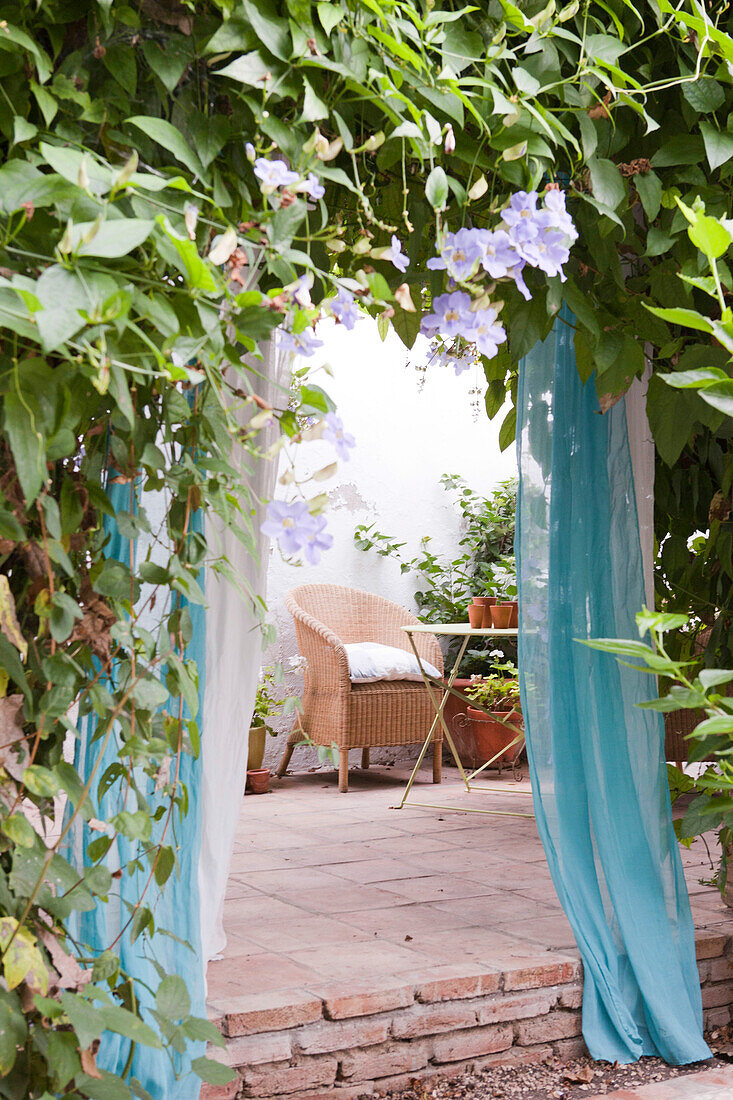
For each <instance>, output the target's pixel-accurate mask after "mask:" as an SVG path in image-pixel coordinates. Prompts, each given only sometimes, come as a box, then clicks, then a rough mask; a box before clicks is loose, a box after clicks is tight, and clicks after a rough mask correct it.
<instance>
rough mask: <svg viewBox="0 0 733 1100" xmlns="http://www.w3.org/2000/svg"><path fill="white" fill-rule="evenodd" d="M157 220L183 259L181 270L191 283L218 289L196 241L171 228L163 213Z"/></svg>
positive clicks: (206, 289)
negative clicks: (200, 254)
mask: <svg viewBox="0 0 733 1100" xmlns="http://www.w3.org/2000/svg"><path fill="white" fill-rule="evenodd" d="M156 220H157V222H158V225H159V226H160V227H161V229H162V230H163V232H164V233H165V235H166V237H167V238H168V240H170V241H171V242H172V244H173V247H174V248H175V250H176V252H177V253H178V256H179V258H180V261H181V270H182V271H183V272H184V273H185V275H186V278H187V280H188V283H189V285H190V286H192V287H196V288H197V289H199V290H203V291H205V292H212V291H215V290H217V289H218V285H217V282H216V279H215V278H214V276H213V273H212V271H211V267H210V266H209V265H208V264H206V263H205V262H204V261H203V260H202V259H201V257H200V256H199V254H198V250H197V248H196V242H195V241H189V240H188V238H184V237H179V236H178V234H177V233H175V232H174V231H173V230H172V229H171V227H170V225H169V223H168V220H167V218H166V217H165V216H164V215H163V214H160V215H159V216H158V218H157V219H156Z"/></svg>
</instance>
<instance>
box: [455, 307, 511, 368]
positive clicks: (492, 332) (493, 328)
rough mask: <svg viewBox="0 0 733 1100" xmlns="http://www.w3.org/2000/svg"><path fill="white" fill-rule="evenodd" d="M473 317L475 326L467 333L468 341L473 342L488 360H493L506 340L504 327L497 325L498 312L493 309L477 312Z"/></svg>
mask: <svg viewBox="0 0 733 1100" xmlns="http://www.w3.org/2000/svg"><path fill="white" fill-rule="evenodd" d="M473 317H474V318H475V320H474V325H473V328H472V329H471V331H470V332H467V333H465V336H466V339H467V340H471V341H472V342H473V343H474V344H475V345H476V347H477V348H478V350H479V351H480V352H481V354H482V355H485V356H486V358H487V359H493V358H494V356H495V355H496V353H497V351H498V350H499V344H503V343H504V341H505V340H506V332H505V331H504V326H503V325H500V324H497V323H496V318H497V312H496V310H495V309H493V308H492V307H489V308H488V309H479V310H477V311H476V313H474V314H473Z"/></svg>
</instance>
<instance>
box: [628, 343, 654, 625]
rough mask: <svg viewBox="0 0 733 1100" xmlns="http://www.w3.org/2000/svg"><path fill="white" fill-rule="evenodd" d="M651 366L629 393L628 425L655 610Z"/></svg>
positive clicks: (649, 601) (650, 603)
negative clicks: (648, 406) (648, 401)
mask: <svg viewBox="0 0 733 1100" xmlns="http://www.w3.org/2000/svg"><path fill="white" fill-rule="evenodd" d="M651 373H652V368H651V363H650V362H649V360H648V359H647V366H646V370H645V371H644V374H643V376H642V377H641V378H635V379H634V381H633V383H632V385H631V386H630V388H629V390H628V391H627V393H626V397H625V400H626V423H627V425H628V431H629V450H630V451H631V466H632V469H633V472H634V492H635V495H636V512H637V515H638V517H639V539H640V541H641V556H642V562H643V567H644V594H645V597H646V606H647V607H648V608H650V610H652V611H653V610H654V457H655V452H654V437H653V436H652V430H651V428H650V427H649V421H648V419H647V415H646V394H647V390H648V388H649V378H650V377H651Z"/></svg>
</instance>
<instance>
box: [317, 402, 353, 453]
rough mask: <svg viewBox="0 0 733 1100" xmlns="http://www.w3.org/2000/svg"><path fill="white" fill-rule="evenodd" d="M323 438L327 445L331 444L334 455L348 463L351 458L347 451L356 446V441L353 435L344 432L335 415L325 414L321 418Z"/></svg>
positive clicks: (341, 422) (341, 423)
mask: <svg viewBox="0 0 733 1100" xmlns="http://www.w3.org/2000/svg"><path fill="white" fill-rule="evenodd" d="M323 438H324V439H325V440H326V442H327V443H330V444H332V446H333V448H334V450H335V451H336V454H337V455H338V456H339V458H341V459H343V461H344V462H348V461H349V458H350V457H351V456H350V454H349V451H350V450H351V448H352V447H355V446H356V440H355V439H354V437H353V435H349V433H348V432H345V431H344V424H343V421H342V419H341V417H340V416H337V415H336V413H326V415H325V416H324V418H323Z"/></svg>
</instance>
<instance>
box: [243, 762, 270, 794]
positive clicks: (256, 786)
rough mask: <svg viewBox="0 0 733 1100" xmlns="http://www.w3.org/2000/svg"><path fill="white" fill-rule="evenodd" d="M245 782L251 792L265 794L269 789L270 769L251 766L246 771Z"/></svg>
mask: <svg viewBox="0 0 733 1100" xmlns="http://www.w3.org/2000/svg"><path fill="white" fill-rule="evenodd" d="M247 782H248V784H249V788H250V790H251V791H252V794H267V792H268V791H269V789H270V769H269V768H253V769H252V770H251V771H248V772H247Z"/></svg>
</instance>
